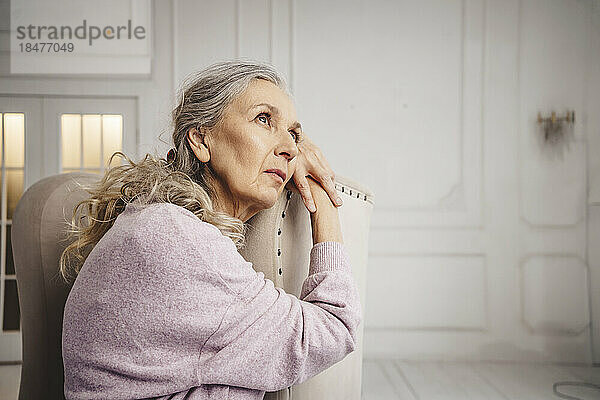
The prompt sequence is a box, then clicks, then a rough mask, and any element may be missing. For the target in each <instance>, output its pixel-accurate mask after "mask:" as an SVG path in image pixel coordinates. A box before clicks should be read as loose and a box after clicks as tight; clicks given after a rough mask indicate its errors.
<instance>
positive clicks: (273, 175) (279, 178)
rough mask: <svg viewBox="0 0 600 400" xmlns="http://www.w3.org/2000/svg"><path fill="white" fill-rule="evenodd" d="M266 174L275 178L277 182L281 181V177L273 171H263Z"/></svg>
mask: <svg viewBox="0 0 600 400" xmlns="http://www.w3.org/2000/svg"><path fill="white" fill-rule="evenodd" d="M265 172H266V173H267V174H269V175H271V176H272V177H273V178H275V179H277V181H278V182H279V183H283V178H282V177H281V176H279V175H277V174H276V173H275V172H269V171H265Z"/></svg>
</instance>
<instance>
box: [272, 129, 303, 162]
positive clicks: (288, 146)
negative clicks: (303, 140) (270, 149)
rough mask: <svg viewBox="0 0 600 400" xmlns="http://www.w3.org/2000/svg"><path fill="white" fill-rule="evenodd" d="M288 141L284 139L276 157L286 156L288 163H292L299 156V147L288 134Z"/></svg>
mask: <svg viewBox="0 0 600 400" xmlns="http://www.w3.org/2000/svg"><path fill="white" fill-rule="evenodd" d="M286 136H287V138H286V139H283V140H282V141H281V142H280V143H279V145H278V146H277V148H276V155H277V156H279V155H282V156H284V157H285V158H286V159H287V160H288V161H292V160H293V159H294V157H296V156H297V155H298V146H297V145H296V141H295V140H294V138H293V137H292V135H290V134H289V133H287V132H286Z"/></svg>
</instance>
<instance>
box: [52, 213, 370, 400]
mask: <svg viewBox="0 0 600 400" xmlns="http://www.w3.org/2000/svg"><path fill="white" fill-rule="evenodd" d="M361 320H362V314H361V305H360V299H359V295H358V290H357V288H356V285H355V283H354V281H353V279H352V275H351V266H350V261H349V258H348V255H347V253H346V250H345V248H344V245H343V244H341V243H338V242H321V243H317V244H316V245H314V246H313V248H312V250H311V252H310V267H309V276H308V277H307V278H306V280H305V281H304V283H303V286H302V292H301V295H300V299H298V298H297V297H295V296H294V295H291V294H288V293H286V292H285V291H283V289H281V288H276V287H274V285H273V282H272V281H270V280H268V279H265V277H264V274H263V273H262V272H256V271H255V270H254V269H253V268H252V264H251V263H249V262H247V261H246V260H244V258H243V257H242V256H241V255H240V253H238V251H237V249H236V247H235V244H234V243H233V241H231V240H230V239H229V238H227V237H226V236H224V235H223V234H221V232H220V231H219V230H218V229H217V228H216V227H215V226H214V225H211V224H209V223H206V222H204V221H201V220H200V219H198V218H197V217H196V216H195V215H194V214H193V213H192V212H190V211H188V210H186V209H185V208H183V207H179V206H176V205H173V204H169V203H155V204H151V205H148V206H141V205H133V204H129V205H127V207H126V208H125V210H124V211H123V213H122V214H120V215H119V216H118V217H117V219H116V221H115V223H114V225H113V226H112V227H111V228H110V229H109V230H108V231H107V232H106V234H105V235H104V236H103V237H102V239H101V240H100V241H99V242H98V243H97V245H96V246H95V247H94V249H93V250H92V252H91V253H90V255H89V256H88V258H87V259H86V261H85V263H84V265H83V267H82V269H81V272H80V273H79V275H78V277H77V279H76V281H75V284H74V286H73V289H72V290H71V292H70V294H69V297H68V299H67V303H66V305H65V311H64V321H63V337H62V345H63V361H64V367H65V370H64V372H65V386H64V389H65V396H66V398H67V399H103V400H106V399H143V398H159V399H196V400H197V399H262V398H263V396H264V394H265V391H276V390H280V389H284V388H286V387H289V386H291V385H294V384H298V383H301V382H303V381H305V380H307V379H308V378H310V377H312V376H314V375H316V374H318V373H320V372H321V371H323V370H325V369H327V368H328V367H330V366H331V365H333V364H335V363H337V362H339V361H340V360H342V359H343V358H344V357H346V355H348V354H349V353H351V352H352V351H353V350H354V348H355V343H356V340H357V332H358V325H359V324H360V322H361Z"/></svg>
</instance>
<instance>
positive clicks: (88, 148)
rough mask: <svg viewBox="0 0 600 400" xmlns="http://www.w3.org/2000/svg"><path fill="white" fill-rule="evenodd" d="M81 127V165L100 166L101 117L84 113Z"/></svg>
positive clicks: (85, 166)
mask: <svg viewBox="0 0 600 400" xmlns="http://www.w3.org/2000/svg"><path fill="white" fill-rule="evenodd" d="M82 127H83V167H84V168H100V146H101V143H100V140H101V135H100V132H102V118H101V116H100V115H84V116H83V120H82Z"/></svg>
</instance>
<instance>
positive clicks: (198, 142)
mask: <svg viewBox="0 0 600 400" xmlns="http://www.w3.org/2000/svg"><path fill="white" fill-rule="evenodd" d="M200 129H202V128H200ZM204 139H205V134H204V133H201V132H199V131H198V129H196V128H190V130H189V131H188V134H187V140H188V143H189V144H190V147H191V148H192V151H193V152H194V154H195V155H196V158H198V160H200V161H201V162H203V163H207V162H208V161H210V151H209V149H208V146H207V144H206V142H205V140H204Z"/></svg>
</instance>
